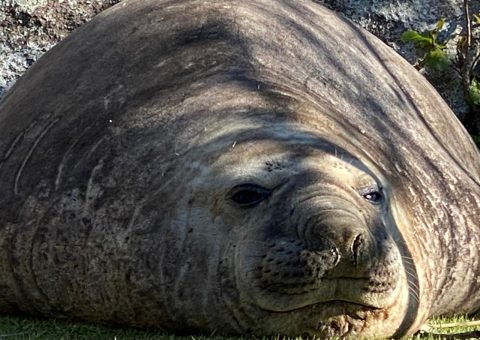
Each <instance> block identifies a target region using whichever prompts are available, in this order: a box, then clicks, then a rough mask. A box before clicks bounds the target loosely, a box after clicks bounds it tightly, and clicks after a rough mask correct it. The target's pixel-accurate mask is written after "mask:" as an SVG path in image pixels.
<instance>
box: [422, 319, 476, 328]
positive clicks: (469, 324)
mask: <svg viewBox="0 0 480 340" xmlns="http://www.w3.org/2000/svg"><path fill="white" fill-rule="evenodd" d="M428 326H429V327H430V328H453V327H459V326H461V327H474V326H480V320H473V321H462V322H450V323H442V324H438V325H437V324H435V325H432V324H428Z"/></svg>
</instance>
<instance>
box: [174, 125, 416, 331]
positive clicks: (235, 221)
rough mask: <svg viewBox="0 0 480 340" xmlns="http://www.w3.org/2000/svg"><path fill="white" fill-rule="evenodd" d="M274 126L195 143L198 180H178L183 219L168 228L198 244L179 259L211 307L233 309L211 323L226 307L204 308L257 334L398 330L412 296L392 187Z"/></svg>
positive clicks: (301, 135) (313, 141)
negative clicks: (189, 263) (183, 231)
mask: <svg viewBox="0 0 480 340" xmlns="http://www.w3.org/2000/svg"><path fill="white" fill-rule="evenodd" d="M281 125H282V124H277V125H276V126H274V127H271V128H269V129H261V130H259V131H252V130H249V131H247V132H245V133H240V134H237V135H236V138H235V139H234V140H233V142H229V144H224V145H222V143H219V142H218V141H217V142H215V143H213V144H212V145H210V148H211V149H209V147H208V146H203V151H202V152H201V154H202V156H201V157H199V159H197V160H196V161H195V162H194V163H195V165H194V166H193V167H194V168H195V170H193V171H192V174H193V173H195V174H196V175H195V177H193V176H191V175H187V174H186V175H184V176H182V178H191V181H189V183H188V184H187V185H186V186H187V187H188V188H189V193H188V194H187V195H186V196H187V197H185V200H186V201H187V202H186V204H188V206H189V211H190V213H189V214H188V216H185V215H184V213H183V212H182V211H180V214H179V215H177V216H176V218H175V220H176V221H184V222H183V223H185V224H184V225H183V227H184V228H188V232H187V233H190V234H189V235H190V237H191V239H193V238H194V239H195V240H196V242H198V243H196V244H195V246H189V247H188V249H190V251H191V253H189V254H188V255H187V256H185V255H184V257H185V258H187V259H191V258H196V259H202V260H201V263H205V264H206V266H205V267H202V269H201V271H203V272H204V274H203V275H204V277H209V279H208V280H209V282H211V283H210V286H211V285H212V284H215V285H216V290H217V291H218V293H219V295H220V296H219V301H217V302H218V303H220V304H222V305H223V304H225V303H226V304H227V306H228V308H231V313H229V314H225V313H223V314H222V315H218V314H217V313H216V312H215V310H225V306H222V307H219V306H218V305H217V306H215V304H211V305H208V304H207V305H205V306H204V307H205V309H206V310H205V312H204V314H205V315H210V316H212V317H214V318H215V320H216V322H218V320H219V319H221V320H225V322H227V320H228V323H230V325H234V328H235V327H236V328H237V331H240V332H245V331H246V330H249V331H252V332H254V333H257V334H258V333H261V334H279V333H280V334H289V335H298V334H309V335H312V336H314V335H316V336H322V337H324V336H344V335H348V334H350V335H351V334H362V335H371V336H374V335H379V334H394V333H395V331H396V330H397V329H398V327H399V326H400V324H401V323H402V320H403V317H404V315H405V311H406V308H407V305H408V303H409V289H408V284H407V279H406V274H405V268H404V265H403V261H402V257H401V255H400V254H401V250H400V249H399V247H398V245H397V240H395V233H396V232H395V228H396V226H395V225H394V224H392V223H393V222H392V219H391V216H390V212H389V204H390V203H389V197H388V196H389V195H388V190H389V188H388V183H384V180H382V179H381V178H379V177H378V176H377V175H375V174H374V173H372V171H371V170H369V169H368V168H367V167H366V166H365V165H364V164H363V163H362V162H360V161H359V160H358V159H357V158H356V157H354V156H353V155H351V154H349V153H348V152H346V151H345V150H342V149H340V148H338V147H336V146H334V145H332V144H330V143H328V142H326V141H322V140H321V139H319V138H318V137H315V136H314V135H311V134H309V133H308V132H306V131H304V132H300V131H301V128H300V127H299V126H297V127H292V126H290V127H289V126H288V125H283V126H281ZM289 129H293V131H296V132H295V133H293V132H292V131H290V132H288V130H289ZM279 131H281V132H279ZM225 142H226V141H225ZM220 150H221V152H220ZM197 154H198V152H197ZM179 224H182V223H177V224H175V228H177V231H178V227H179ZM172 232H173V231H172ZM174 248H175V245H173V244H172V246H171V247H169V249H170V250H172V249H174ZM185 249H187V248H186V247H185V244H183V248H182V249H178V251H179V252H181V251H185ZM179 257H180V256H179ZM180 261H181V260H180ZM203 261H206V262H203ZM196 263H197V265H198V262H196ZM189 273H191V269H189ZM205 273H208V275H205ZM197 274H198V273H195V274H194V275H197ZM184 275H187V276H188V275H189V274H187V273H186V272H184ZM174 276H175V277H178V276H177V275H176V274H175V275H174ZM196 277H197V279H198V277H199V276H196ZM192 279H193V276H192ZM208 286H209V284H208V283H207V282H201V284H199V289H207V288H206V287H208ZM208 289H211V287H209V288H208ZM210 293H211V292H210ZM188 296H190V297H191V296H192V294H191V292H190V293H189V294H188ZM193 296H196V294H193ZM210 301H212V300H211V295H210ZM195 311H196V312H198V309H197V310H195Z"/></svg>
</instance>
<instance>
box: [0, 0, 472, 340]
mask: <svg viewBox="0 0 480 340" xmlns="http://www.w3.org/2000/svg"><path fill="white" fill-rule="evenodd" d="M0 105H1V106H0V160H1V163H0V188H1V190H2V194H1V196H0V273H1V275H0V311H1V312H3V313H27V314H33V315H42V316H48V317H63V318H70V319H80V320H88V321H93V322H107V323H119V324H128V325H134V326H140V327H160V328H163V329H165V330H167V331H170V332H176V333H207V334H208V333H209V332H212V331H216V332H217V333H221V334H255V335H271V334H282V335H299V334H303V335H308V336H318V337H331V336H339V337H344V336H365V337H370V336H374V337H400V336H403V335H407V334H411V333H413V332H415V331H416V330H417V329H418V328H419V327H420V325H421V324H422V323H423V322H424V321H425V320H426V319H427V318H429V317H431V316H433V315H443V314H452V313H468V312H472V311H474V310H476V309H478V308H479V306H480V294H479V292H480V281H479V279H478V278H479V275H480V256H479V248H478V244H480V223H479V216H480V185H479V184H480V172H479V169H480V157H479V153H478V150H477V149H476V147H475V146H474V144H473V142H472V141H471V139H470V138H469V137H468V135H467V134H466V132H465V130H464V129H463V128H462V127H461V125H460V124H459V122H458V121H457V119H456V118H455V117H454V115H453V114H452V112H451V111H450V109H449V108H448V107H447V105H446V104H445V103H444V102H443V101H442V100H441V98H440V97H439V96H438V94H437V93H436V92H435V91H434V90H433V89H432V87H431V86H430V85H429V84H428V83H427V82H426V81H425V79H424V78H423V77H422V76H421V75H419V74H418V73H417V72H416V71H415V70H414V69H413V68H412V67H411V66H410V65H409V64H407V63H406V62H405V61H404V60H402V59H401V58H400V57H399V56H397V55H396V54H395V53H394V52H392V51H391V49H390V48H388V47H387V46H385V45H384V44H383V43H381V42H380V41H379V40H378V39H376V38H374V37H373V36H372V35H370V34H368V33H366V32H364V31H363V30H361V29H359V28H357V27H356V26H355V25H353V24H352V23H351V22H350V21H348V20H346V19H343V18H341V17H339V16H337V15H335V14H334V13H332V12H330V11H329V10H327V9H324V8H323V7H321V6H319V5H318V4H315V3H313V2H310V1H297V0H279V1H275V2H272V1H268V0H238V1H237V0H216V1H208V2H205V1H200V0H188V1H185V0H165V1H158V0H126V1H123V2H121V3H120V4H119V5H117V6H115V7H112V8H111V9H110V10H107V11H106V12H104V13H103V14H100V15H99V16H97V17H96V18H95V19H94V20H93V21H91V22H90V23H89V24H87V25H85V26H83V27H81V28H80V29H78V30H77V31H76V32H75V33H73V34H72V35H71V36H69V37H68V38H67V39H65V40H64V41H63V42H61V43H60V44H59V45H57V46H56V47H55V48H53V49H52V50H51V51H49V52H48V53H46V55H45V56H44V57H43V58H41V59H40V60H39V61H38V62H37V63H36V64H35V65H34V66H33V67H32V68H31V69H30V70H29V71H28V72H27V73H26V74H25V75H24V76H23V78H22V79H21V80H20V81H18V83H16V85H15V86H14V87H13V88H12V90H11V91H10V92H9V93H8V94H7V95H6V97H5V98H4V100H3V101H2V102H1V104H0Z"/></svg>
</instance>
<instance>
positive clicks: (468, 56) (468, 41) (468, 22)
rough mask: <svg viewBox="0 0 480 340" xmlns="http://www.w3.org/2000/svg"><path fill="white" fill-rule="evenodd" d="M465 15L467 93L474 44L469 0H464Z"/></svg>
mask: <svg viewBox="0 0 480 340" xmlns="http://www.w3.org/2000/svg"><path fill="white" fill-rule="evenodd" d="M463 15H464V16H465V29H466V31H467V36H466V37H465V38H466V40H465V64H464V65H463V72H462V73H463V74H462V82H463V88H464V91H465V92H466V93H468V89H469V87H470V67H471V61H472V54H471V51H470V49H471V46H472V22H471V20H470V10H469V8H468V0H463Z"/></svg>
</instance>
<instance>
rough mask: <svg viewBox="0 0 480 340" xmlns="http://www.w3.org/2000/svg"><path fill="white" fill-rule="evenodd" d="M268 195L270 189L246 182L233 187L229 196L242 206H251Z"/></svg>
mask: <svg viewBox="0 0 480 340" xmlns="http://www.w3.org/2000/svg"><path fill="white" fill-rule="evenodd" d="M268 196H270V190H268V189H266V188H264V187H261V186H259V185H257V184H252V183H246V184H240V185H237V186H236V187H234V188H233V189H232V191H231V194H230V197H231V199H232V201H234V202H235V203H236V204H238V205H239V206H240V207H242V208H253V207H254V206H256V205H257V204H258V203H260V202H261V201H263V200H264V199H266V198H268Z"/></svg>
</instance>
